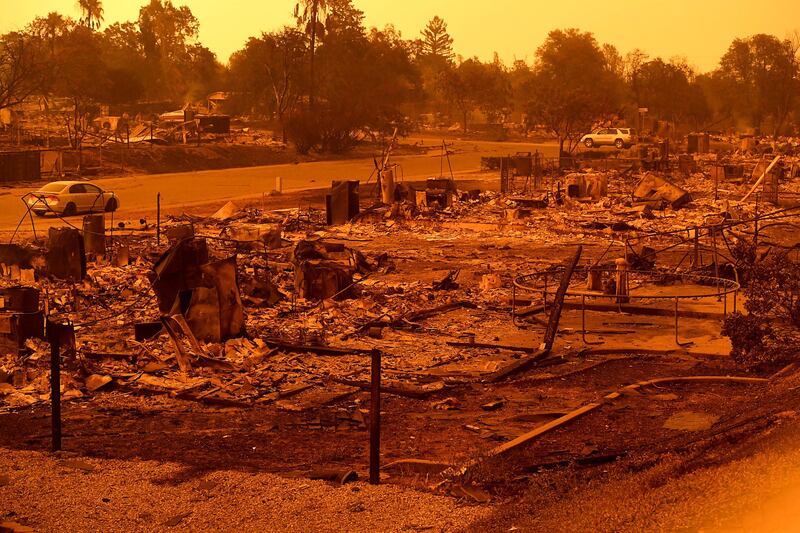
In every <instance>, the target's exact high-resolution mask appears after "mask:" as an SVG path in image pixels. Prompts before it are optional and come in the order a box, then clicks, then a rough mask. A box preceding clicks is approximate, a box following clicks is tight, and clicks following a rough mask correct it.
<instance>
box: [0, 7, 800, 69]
mask: <svg viewBox="0 0 800 533" xmlns="http://www.w3.org/2000/svg"><path fill="white" fill-rule="evenodd" d="M145 3H146V0H105V1H104V2H103V7H104V9H105V21H104V25H108V24H111V23H113V22H117V21H125V20H133V19H135V18H136V17H137V14H138V11H139V7H140V6H141V5H143V4H145ZM173 4H175V5H188V6H189V7H190V8H191V10H192V12H193V13H194V14H195V16H196V17H197V18H198V20H199V21H200V40H201V42H202V43H203V44H205V45H206V46H207V47H209V48H210V49H211V50H212V51H214V52H215V53H216V54H217V57H218V58H219V59H220V60H221V61H223V62H226V61H227V60H228V57H229V56H230V54H231V53H232V52H234V51H236V50H238V49H239V48H241V47H242V46H243V44H244V42H245V41H246V40H247V38H248V37H251V36H255V35H259V34H260V33H261V32H268V31H271V30H275V29H277V28H280V27H281V26H283V25H286V24H292V23H293V19H292V11H293V9H294V5H295V4H296V0H173ZM354 4H355V5H356V6H357V7H358V8H359V9H361V10H362V11H363V12H364V14H365V15H366V20H365V22H366V25H367V26H368V27H372V26H375V27H378V28H383V27H384V26H385V25H387V24H393V25H394V26H395V27H396V28H397V29H398V30H400V31H401V33H402V35H403V37H405V38H407V39H409V38H416V37H417V36H418V35H419V31H420V29H422V27H423V26H424V25H425V23H426V22H427V21H428V20H429V19H430V18H432V17H433V16H434V15H439V16H440V17H442V18H444V19H445V20H446V21H447V23H448V26H449V31H450V34H451V35H452V37H453V39H454V45H453V48H454V50H455V52H456V53H457V54H459V55H461V56H464V57H471V56H478V57H479V58H481V59H483V60H490V59H491V58H492V57H493V55H494V53H495V52H497V53H498V54H499V56H500V58H501V59H502V60H503V61H505V62H506V63H511V62H512V61H514V60H515V59H522V60H526V61H532V60H533V58H534V54H535V51H536V48H537V47H538V46H539V45H540V44H541V43H542V41H543V40H544V38H545V37H546V35H547V33H548V32H549V31H550V30H553V29H557V28H569V27H574V28H579V29H581V30H584V31H591V32H592V33H594V34H595V36H596V37H597V39H598V41H600V42H601V43H610V44H613V45H614V46H616V47H617V49H618V50H619V51H620V53H622V54H623V55H624V54H625V53H627V52H629V51H631V50H633V49H635V48H639V49H642V50H644V51H645V52H647V53H648V54H649V55H650V56H652V57H655V56H660V57H663V58H665V59H669V58H671V57H674V56H681V57H685V58H686V59H688V61H689V63H690V64H692V65H694V66H695V67H697V68H698V69H700V70H701V71H708V70H712V69H714V68H715V67H716V65H717V63H718V61H719V58H720V57H721V56H722V54H723V53H724V52H725V50H726V49H727V48H728V46H729V45H730V43H731V41H732V40H733V39H735V38H737V37H746V36H749V35H753V34H756V33H770V34H773V35H775V36H777V37H780V38H785V37H788V36H789V35H790V34H792V33H793V32H795V31H798V30H800V0H762V1H761V2H751V1H749V0H747V1H746V0H727V1H723V0H699V1H698V0H671V1H657V0H650V1H645V2H643V1H641V0H616V1H613V2H610V1H609V2H586V1H585V0H582V1H577V0H557V1H547V2H544V1H539V0H393V1H392V0H354ZM50 11H58V12H60V13H62V14H65V15H69V16H72V17H73V18H78V17H79V16H80V11H79V9H78V7H77V1H76V0H0V31H2V32H6V31H9V30H15V29H20V28H22V27H24V26H25V25H26V24H27V23H28V22H29V21H30V20H31V19H33V18H34V17H35V16H40V15H46V14H47V13H48V12H50Z"/></svg>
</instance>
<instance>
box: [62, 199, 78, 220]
mask: <svg viewBox="0 0 800 533" xmlns="http://www.w3.org/2000/svg"><path fill="white" fill-rule="evenodd" d="M77 214H78V208H77V207H76V206H75V204H74V203H72V202H70V203H68V204H67V206H66V207H64V212H63V213H62V215H63V216H65V217H74V216H75V215H77Z"/></svg>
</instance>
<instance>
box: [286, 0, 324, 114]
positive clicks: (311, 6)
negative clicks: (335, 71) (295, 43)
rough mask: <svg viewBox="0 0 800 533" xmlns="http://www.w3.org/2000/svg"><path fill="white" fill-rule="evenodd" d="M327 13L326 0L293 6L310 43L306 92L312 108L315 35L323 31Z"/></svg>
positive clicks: (301, 2) (304, 2) (305, 1)
mask: <svg viewBox="0 0 800 533" xmlns="http://www.w3.org/2000/svg"><path fill="white" fill-rule="evenodd" d="M327 11H328V0H300V2H298V3H297V4H296V5H295V6H294V16H295V18H296V19H297V24H298V25H303V24H305V26H306V33H307V34H308V35H309V39H310V42H311V58H310V68H311V78H310V82H309V90H308V104H309V107H310V108H311V109H313V108H314V54H315V52H316V48H317V33H318V32H320V31H324V30H325V26H323V23H322V20H324V19H325V15H326V13H327Z"/></svg>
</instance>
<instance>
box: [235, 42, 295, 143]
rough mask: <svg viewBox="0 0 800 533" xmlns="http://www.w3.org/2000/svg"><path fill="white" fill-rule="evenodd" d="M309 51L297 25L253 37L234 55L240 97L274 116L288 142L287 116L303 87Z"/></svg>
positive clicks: (236, 89)
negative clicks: (302, 60) (307, 51)
mask: <svg viewBox="0 0 800 533" xmlns="http://www.w3.org/2000/svg"><path fill="white" fill-rule="evenodd" d="M305 52H306V39H305V35H304V34H303V33H302V32H300V31H299V30H297V29H295V28H290V27H286V28H284V29H283V30H281V31H279V32H274V33H264V34H262V35H261V37H260V38H250V40H249V41H247V44H246V45H245V47H244V48H243V49H242V50H240V51H238V52H236V53H235V54H234V55H233V57H231V66H230V77H231V79H232V80H233V81H232V86H233V87H234V89H235V92H236V93H237V94H238V95H239V96H238V98H239V99H240V100H241V101H242V103H244V104H245V105H247V106H248V107H249V108H250V109H253V108H259V109H261V110H262V111H263V112H266V113H269V114H273V113H274V115H275V118H276V119H277V120H278V123H279V124H280V127H281V131H282V136H283V140H284V142H286V117H287V115H288V114H290V113H291V112H292V111H293V110H294V108H295V106H296V105H297V102H298V100H299V97H300V95H301V94H302V91H303V90H304V83H305V79H304V69H303V67H302V62H301V61H300V59H301V58H303V57H304V55H305Z"/></svg>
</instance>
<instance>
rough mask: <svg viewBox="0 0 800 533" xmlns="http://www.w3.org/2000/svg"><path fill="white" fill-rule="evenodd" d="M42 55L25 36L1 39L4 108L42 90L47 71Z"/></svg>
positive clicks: (0, 78) (0, 87)
mask: <svg viewBox="0 0 800 533" xmlns="http://www.w3.org/2000/svg"><path fill="white" fill-rule="evenodd" d="M40 52H41V49H40V47H39V46H38V44H37V42H36V41H35V40H34V39H33V38H31V37H29V36H28V35H26V34H24V33H19V32H12V33H8V34H6V35H3V36H2V37H0V109H3V108H5V107H11V106H14V105H17V104H19V103H21V102H22V101H23V100H25V98H27V97H28V96H30V95H31V94H33V93H35V92H37V91H40V90H41V89H42V85H43V83H44V73H45V69H44V63H43V57H42V54H41V53H40Z"/></svg>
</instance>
